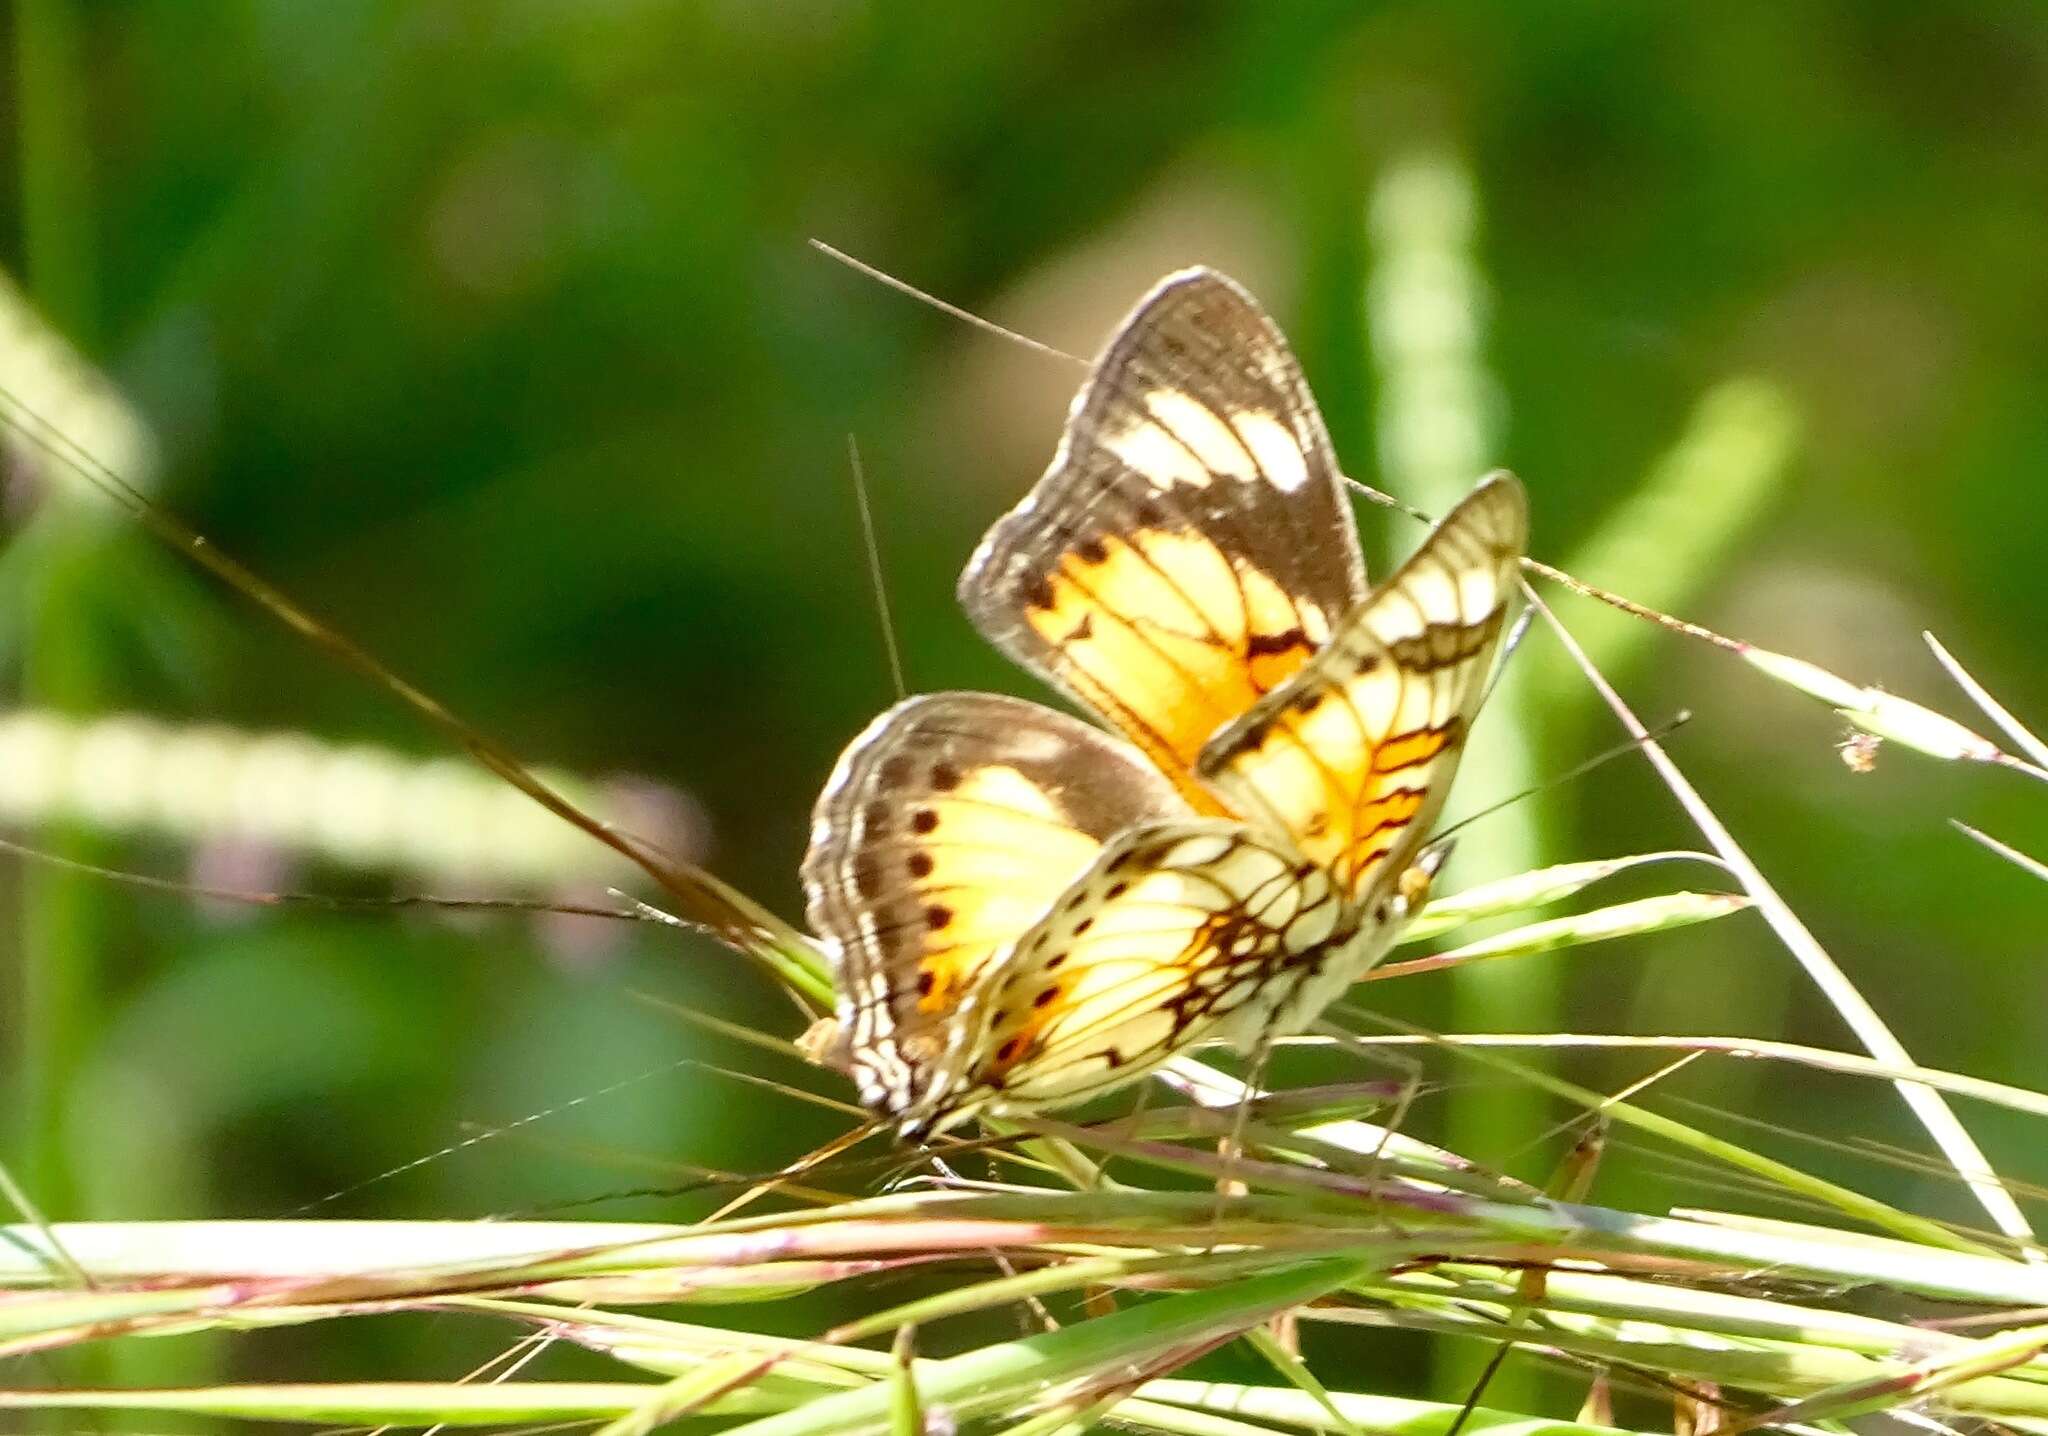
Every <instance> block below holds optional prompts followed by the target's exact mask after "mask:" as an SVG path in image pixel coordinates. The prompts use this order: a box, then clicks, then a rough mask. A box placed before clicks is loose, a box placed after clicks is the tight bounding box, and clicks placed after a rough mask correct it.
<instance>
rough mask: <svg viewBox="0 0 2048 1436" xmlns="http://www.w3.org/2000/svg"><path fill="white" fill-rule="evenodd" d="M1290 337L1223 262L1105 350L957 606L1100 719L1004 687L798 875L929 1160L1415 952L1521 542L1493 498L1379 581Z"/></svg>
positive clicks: (876, 756) (851, 1015)
mask: <svg viewBox="0 0 2048 1436" xmlns="http://www.w3.org/2000/svg"><path fill="white" fill-rule="evenodd" d="M1343 482H1344V481H1343V477H1342V474H1341V472H1340V470H1339V468H1338V466H1337V461H1336V458H1335V455H1334V454H1333V452H1332V450H1331V446H1330V441H1329V437H1328V435H1327V434H1326V432H1325V431H1324V427H1323V422H1322V418H1321V416H1320V414H1319V413H1318V412H1317V410H1316V406H1315V400H1314V399H1313V397H1312V396H1311V395H1310V393H1309V390H1308V386H1307V384H1306V382H1305V381H1304V379H1303V378H1302V374H1301V370H1300V368H1299V366H1298V365H1297V363H1296V362H1295V359H1294V357H1293V355H1292V353H1291V352H1290V350H1289V349H1288V346H1287V342H1286V340H1285V339H1284V338H1283V337H1282V336H1281V334H1280V332H1279V330H1278V328H1277V327H1275V325H1274V324H1273V322H1272V321H1271V320H1270V319H1269V318H1267V316H1266V314H1265V313H1264V311H1263V310H1262V309H1261V308H1260V307H1259V305H1258V303H1257V302H1256V301H1255V300H1253V299H1252V297H1251V296H1250V295H1249V294H1248V293H1246V292H1245V290H1243V289H1242V288H1240V287H1239V286H1238V285H1237V284H1236V283H1235V282H1233V281H1232V280H1230V279H1227V278H1225V277H1224V276H1223V275H1221V274H1219V273H1217V272H1215V271H1213V270H1209V269H1199V268H1198V269H1189V270H1185V271H1182V272H1179V273H1176V274H1173V275H1170V276H1168V277H1167V278H1166V279H1164V280H1163V281H1161V282H1160V283H1159V284H1158V285H1157V286H1156V287H1155V288H1154V289H1153V290H1152V291H1151V293H1149V294H1148V295H1146V296H1145V298H1144V299H1143V300H1142V301H1141V302H1140V303H1139V304H1138V306H1137V308H1136V309H1135V310H1133V311H1132V313H1131V314H1130V316H1129V317H1128V318H1127V319H1126V320H1125V321H1124V323H1123V325H1122V326H1121V327H1120V328H1119V329H1118V330H1117V331H1116V333H1115V335H1114V336H1113V337H1112V339H1111V340H1110V342H1109V344H1108V346H1107V348H1106V349H1105V350H1104V351H1103V353H1102V355H1101V357H1100V358H1099V359H1098V360H1097V361H1096V364H1095V366H1094V368H1093V370H1092V372H1091V374H1090V376H1089V378H1088V380H1087V382H1086V384H1085V385H1084V386H1083V388H1082V390H1081V392H1080V394H1079V395H1078V397H1077V398H1076V399H1075V401H1074V406H1073V409H1072V412H1071V413H1070V415H1069V417H1068V421H1067V426H1066V430H1065V433H1064V435H1063V437H1062V439H1061V441H1060V446H1059V449H1058V452H1057V454H1056V455H1055V457H1054V459H1053V462H1052V465H1051V467H1050V468H1048V470H1047V471H1046V473H1045V475H1044V477H1043V478H1042V479H1040V480H1039V482H1038V484H1037V485H1036V486H1035V487H1034V488H1033V489H1032V490H1031V492H1030V493H1029V494H1028V495H1027V496H1026V497H1025V498H1024V499H1023V501H1022V502H1020V503H1019V504H1018V505H1017V506H1016V508H1015V509H1013V510H1012V511H1011V512H1010V513H1009V514H1008V515H1006V516H1005V517H1004V518H1002V519H1001V520H1000V521H999V522H997V524H996V525H995V527H994V528H993V529H991V530H990V531H989V533H988V536H987V537H986V538H985V539H984V540H983V541H982V543H981V545H980V547H979V548H978V549H977V550H976V551H975V553H974V556H973V558H972V560H971V561H970V562H969V563H968V565H967V568H966V571H965V572H964V573H963V574H962V576H961V579H960V584H959V597H960V601H961V603H962V605H963V606H964V607H965V609H966V610H967V613H968V616H969V617H970V618H971V620H972V621H973V623H974V624H975V626H976V627H977V628H978V629H979V630H980V631H981V633H982V634H983V635H984V636H985V637H986V638H987V639H988V640H989V641H990V642H991V643H993V644H994V645H995V646H996V647H997V648H998V649H999V650H1001V651H1002V652H1003V653H1005V654H1007V655H1008V656H1009V657H1011V658H1012V659H1014V660H1016V661H1017V662H1018V663H1020V664H1021V665H1022V666H1023V667H1025V668H1026V669H1028V670H1030V671H1031V672H1033V673H1035V674H1037V675H1038V676H1039V677H1041V678H1043V679H1045V680H1047V681H1048V682H1050V683H1051V684H1052V685H1053V686H1054V687H1055V688H1057V689H1059V690H1060V691H1062V692H1063V693H1065V694H1066V695H1067V696H1068V697H1070V698H1072V699H1073V700H1075V701H1076V702H1077V703H1078V704H1079V705H1080V706H1081V707H1083V708H1084V709H1086V710H1089V711H1090V712H1091V713H1092V714H1094V715H1095V716H1096V717H1098V718H1100V719H1101V720H1103V723H1104V725H1106V726H1098V725H1097V724H1093V723H1088V722H1084V721H1082V720H1081V719H1078V718H1074V717H1070V716H1068V715H1067V714H1065V713H1061V712H1057V711H1055V710H1053V709H1050V708H1046V707H1043V706H1041V705H1039V704H1035V703H1030V702H1026V701H1024V700H1022V699H1017V698H1008V697H1001V696H997V695H995V694H989V693H966V692H955V693H934V694H927V695H922V696H919V697H914V698H910V699H907V700H905V701H904V702H901V703H899V704H897V705H896V706H895V707H893V708H891V709H889V710H888V711H887V712H885V713H883V714H882V715H881V716H880V717H879V718H877V719H876V720H875V721H874V722H873V723H871V724H870V725H869V726H868V728H867V729H866V731H865V732H863V733H861V734H860V735H859V736H858V737H857V738H855V739H854V741H853V742H852V744H851V745H850V746H849V747H848V748H847V749H846V751H845V753H844V754H843V755H842V756H841V757H840V759H839V762H838V764H837V766H836V768H835V769H834V771H833V773H832V775H831V778H830V780H829V781H828V782H827V784H826V786H825V788H824V791H823V793H822V794H821V795H820V797H819V799H818V802H817V806H816V809H815V812H814V816H813V824H812V831H811V839H810V846H809V850H808V852H807V854H806V856H805V859H804V863H803V869H802V877H803V883H804V889H805V896H806V899H807V908H808V917H809V920H810V924H811V926H812V928H813V930H814V931H816V932H817V933H818V934H819V935H820V937H821V938H822V939H823V941H824V943H825V944H826V946H827V948H828V950H829V953H830V956H831V958H832V962H833V968H834V975H835V982H836V986H837V1023H838V1029H839V1041H840V1043H841V1044H842V1050H843V1052H844V1054H845V1059H846V1065H847V1067H848V1069H849V1071H850V1073H851V1075H852V1077H853V1079H854V1082H855V1084H856V1086H857V1087H858V1089H859V1092H860V1096H861V1099H862V1101H863V1102H864V1103H865V1104H866V1105H867V1106H868V1107H869V1108H870V1110H872V1111H874V1112H876V1113H877V1114H878V1115H880V1116H882V1117H883V1118H885V1119H886V1120H889V1121H892V1122H893V1123H895V1125H896V1126H897V1129H898V1131H899V1132H900V1133H901V1134H902V1135H903V1136H904V1137H905V1139H906V1140H915V1139H918V1138H921V1137H924V1136H928V1135H931V1134H933V1133H935V1132H937V1131H940V1130H943V1129H944V1128H946V1127H949V1126H951V1125H953V1124H954V1123H956V1122H959V1121H961V1120H963V1119H965V1118H966V1117H968V1116H971V1115H973V1114H976V1113H979V1112H990V1113H1000V1112H1005V1111H1009V1112H1023V1113H1029V1112H1033V1111H1038V1110H1043V1109H1046V1108H1051V1107H1058V1106H1062V1105H1065V1104H1068V1103H1072V1102H1078V1101H1081V1100H1083V1099H1085V1098H1089V1097H1092V1096H1094V1095H1096V1094H1098V1093H1101V1092H1104V1091H1107V1090H1109V1089H1111V1088H1113V1087H1117V1086H1121V1085H1123V1084H1125V1083H1127V1082H1130V1081H1133V1080H1134V1079H1136V1078H1138V1077H1140V1076H1142V1075H1144V1074H1145V1073H1147V1072H1149V1071H1150V1070H1151V1069H1153V1068H1155V1067H1157V1066H1158V1065H1159V1064H1161V1063H1162V1062H1164V1061H1166V1060H1168V1059H1170V1058H1172V1057H1174V1056H1176V1055H1177V1054H1180V1053H1182V1052H1185V1051H1187V1050H1188V1049H1190V1048H1192V1047H1195V1046H1199V1045H1205V1044H1209V1043H1227V1044H1230V1045H1232V1046H1235V1047H1236V1048H1238V1049H1239V1050H1240V1051H1251V1050H1255V1049H1256V1046H1257V1044H1258V1043H1260V1042H1261V1041H1263V1040H1266V1038H1267V1037H1268V1036H1269V1035H1271V1034H1274V1033H1285V1032H1293V1031H1299V1030H1301V1029H1302V1028H1304V1027H1306V1026H1307V1025H1309V1024H1310V1023H1311V1022H1313V1021H1314V1020H1315V1018H1316V1017H1317V1016H1318V1015H1319V1014H1320V1013H1321V1012H1322V1010H1323V1009H1324V1008H1325V1007H1326V1006H1328V1005H1329V1003H1330V1002H1331V1001H1333V1000H1334V999H1335V998H1336V997H1337V996H1338V995H1339V994H1340V993H1342V992H1343V991H1344V990H1345V989H1346V988H1347V987H1349V986H1350V985H1351V984H1352V983H1353V982H1354V981H1356V980H1357V979H1358V978H1359V977H1360V976H1361V975H1362V974H1363V973H1364V972H1365V971H1366V969H1368V968H1369V967H1370V966H1371V965H1372V964H1373V963H1374V962H1376V961H1377V960H1378V959H1379V957H1380V956H1381V954H1382V953H1384V952H1385V950H1386V949H1387V947H1388V946H1389V944H1390V943H1391V942H1392V940H1393V938H1394V936H1395V934H1396V933H1397V932H1398V931H1399V930H1400V927H1401V926H1402V924H1403V923H1404V922H1405V920H1406V919H1407V917H1408V916H1409V915H1410V914H1411V913H1412V911H1413V910H1414V909H1415V908H1416V907H1417V906H1419V904H1420V901H1421V898H1422V897H1423V896H1424V895H1425V893H1426V888H1427V872H1428V866H1427V864H1422V865H1420V866H1418V860H1419V858H1420V855H1421V854H1422V851H1423V845H1424V839H1425V836H1426V835H1427V833H1428V831H1429V828H1430V825H1431V824H1432V822H1433V821H1434V820H1435V818H1436V817H1437V814H1438V812H1439V811H1440V810H1441V808H1442V806H1443V802H1444V796H1445V792H1446V790H1447V789H1448V787H1449V786H1450V781H1451V776H1452V773H1453V772H1454V770H1455V769H1456V767H1457V762H1458V758H1459V755H1460V753H1461V751H1462V749H1463V747H1464V743H1465V739H1466V734H1467V731H1468V730H1469V728H1470V726H1471V723H1472V720H1473V716H1474V714H1475V712H1476V710H1477V709H1478V706H1479V701H1480V697H1481V694H1482V692H1483V690H1484V685H1485V682H1486V679H1487V676H1488V674H1489V672H1490V669H1491V667H1492V661H1493V654H1494V651H1495V648H1496V647H1497V645H1498V641H1499V638H1500V634H1501V632H1502V628H1503V626H1504V624H1505V622H1506V619H1507V614H1508V608H1509V604H1510V601H1511V599H1512V597H1513V593H1514V582H1515V579H1516V576H1517V564H1518V562H1519V560H1520V557H1521V554H1522V551H1523V549H1524V547H1525V545H1526V540H1527V508H1526V500H1525V498H1524V496H1523V492H1522V487H1521V485H1520V484H1519V483H1518V482H1517V481H1516V480H1515V479H1514V478H1513V477H1512V476H1510V475H1507V474H1504V473H1501V474H1494V475H1491V476H1489V477H1487V478H1486V479H1484V480H1483V481H1481V483H1480V484H1479V485H1478V487H1477V488H1476V489H1474V490H1473V491H1472V493H1471V494H1470V495H1469V496H1468V497H1467V498H1466V499H1465V500H1464V501H1463V502H1462V503H1460V504H1459V505H1458V506H1457V507H1456V508H1455V509H1454V510H1453V511H1452V512H1451V513H1450V514H1449V515H1447V516H1446V517H1445V518H1444V519H1443V521H1442V522H1441V523H1439V524H1438V525H1437V526H1436V527H1435V528H1434V529H1433V530H1432V531H1431V533H1430V534H1429V536H1428V537H1427V538H1426V539H1425V540H1424V541H1423V543H1422V545H1421V546H1420V547H1419V548H1418V549H1417V550H1416V551H1415V553H1414V554H1413V555H1412V556H1411V557H1410V558H1409V559H1408V560H1407V561H1406V562H1405V563H1404V564H1402V565H1401V566H1400V567H1399V568H1398V569H1396V570H1395V571H1394V573H1393V574H1392V575H1391V576H1390V577H1389V578H1388V579H1387V580H1386V581H1385V582H1384V583H1382V584H1380V585H1379V586H1378V587H1377V588H1371V589H1368V587H1367V585H1366V580H1365V567H1364V563H1363V561H1362V559H1361V557H1360V554H1359V547H1358V535H1357V530H1356V525H1355V522H1354V520H1353V516H1352V513H1351V509H1350V506H1349V503H1348V501H1347V499H1346V497H1345V494H1344V490H1343Z"/></svg>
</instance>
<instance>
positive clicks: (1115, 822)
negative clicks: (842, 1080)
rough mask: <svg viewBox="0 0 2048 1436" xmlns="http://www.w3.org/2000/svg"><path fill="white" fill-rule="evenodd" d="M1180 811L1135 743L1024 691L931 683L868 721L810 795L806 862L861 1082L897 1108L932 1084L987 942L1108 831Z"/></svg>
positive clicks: (1055, 886) (1058, 887)
mask: <svg viewBox="0 0 2048 1436" xmlns="http://www.w3.org/2000/svg"><path fill="white" fill-rule="evenodd" d="M1182 812H1185V807H1184V805H1183V804H1182V803H1181V802H1180V800H1179V799H1178V797H1177V796H1176V795H1175V792H1174V789H1173V785H1172V784H1171V783H1169V782H1167V781H1166V779H1165V778H1163V777H1162V776H1160V774H1159V773H1157V772H1156V771H1155V770H1154V769H1153V768H1152V767H1151V766H1150V765H1149V764H1147V763H1146V762H1145V761H1144V759H1143V757H1142V756H1141V755H1140V754H1138V753H1137V752H1136V751H1135V750H1133V749H1132V748H1131V747H1130V746H1129V745H1127V744H1125V743H1122V742H1120V741H1118V740H1117V739H1115V738H1113V737H1111V736H1110V735H1108V734H1106V733H1104V732H1102V731H1101V730H1099V729H1097V728H1094V727H1091V726H1090V725H1088V724H1086V723H1082V722H1080V721H1078V720H1076V719H1073V718H1069V717H1067V716H1066V715H1065V714H1061V713H1055V712H1053V711H1051V710H1050V709H1047V708H1042V707H1039V706H1038V705H1037V704H1033V703H1026V702H1024V701H1022V700H1020V699H1015V698H1003V697H998V696H996V695H994V694H986V693H939V694H932V695H928V696H924V697H919V698H912V699H909V700H908V701H906V702H903V703H899V704H898V705H896V706H895V707H894V708H892V709H890V710H889V711H888V712H886V713H884V714H883V715H882V716H881V717H880V718H878V719H876V720H875V722H874V723H872V724H870V725H869V727H868V729H867V731H866V732H865V733H863V734H862V735H861V736H860V737H858V738H856V739H855V740H854V742H853V743H852V744H851V745H849V746H848V748H847V750H846V752H845V754H844V755H843V756H842V757H841V758H840V760H839V765H838V768H837V769H836V770H835V771H834V773H833V775H832V778H831V780H830V781H829V782H828V783H827V785H826V787H825V790H824V792H823V793H822V794H821V795H820V797H819V799H818V803H817V807H816V810H815V813H814V815H813V822H812V830H811V843H810V849H809V851H808V852H807V853H806V855H805V857H804V863H803V870H802V876H803V883H804V891H805V895H806V899H807V901H808V904H809V918H810V923H811V926H812V928H813V930H815V931H816V932H818V933H819V934H821V935H823V936H824V937H826V938H828V939H830V942H831V946H832V948H833V950H834V952H835V954H836V959H835V960H836V973H835V986H836V987H837V989H838V992H839V1020H840V1024H841V1032H842V1036H843V1038H844V1040H845V1042H846V1046H847V1050H848V1051H849V1052H850V1053H851V1054H852V1065H853V1069H854V1077H855V1080H856V1081H857V1082H858V1083H859V1085H860V1087H861V1092H862V1097H863V1099H864V1100H867V1101H869V1102H870V1103H871V1105H876V1106H879V1107H881V1108H883V1109H884V1110H888V1111H898V1110H901V1108H902V1107H903V1106H904V1105H906V1104H908V1103H909V1102H911V1101H912V1100H913V1099H914V1098H915V1096H916V1095H917V1094H918V1093H920V1092H922V1091H924V1090H926V1089H927V1087H928V1085H929V1083H930V1082H931V1081H932V1080H933V1078H934V1077H935V1075H936V1065H935V1064H937V1063H938V1062H939V1061H940V1060H941V1058H942V1057H943V1056H944V1054H945V1052H946V1051H947V1049H948V1046H949V1043H950V1042H951V1041H952V1034H954V1033H955V1032H956V1031H957V1029H958V1022H957V1011H956V1010H957V1008H958V1007H959V1005H960V1003H961V1001H962V998H963V995H965V994H967V993H970V992H973V991H975V990H976V984H977V981H978V980H979V977H980V975H981V974H982V972H983V969H984V968H985V966H986V964H987V963H988V962H989V960H990V958H991V957H992V956H993V955H994V954H996V953H997V952H999V951H1001V950H1003V949H1005V948H1007V947H1008V946H1009V944H1010V943H1011V942H1013V941H1014V940H1015V939H1016V938H1017V937H1018V936H1019V935H1020V934H1022V933H1024V932H1025V931H1026V930H1028V929H1029V928H1030V927H1031V925H1032V924H1033V923H1034V922H1036V921H1037V920H1038V919H1039V918H1041V917H1042V916H1044V914H1045V912H1046V911H1047V909H1048V908H1050V907H1051V906H1052V904H1053V903H1054V901H1055V900H1056V899H1058V898H1059V896H1060V894H1061V893H1063V892H1065V891H1066V890H1067V889H1068V887H1069V886H1070V885H1071V884H1072V883H1073V881H1074V880H1075V879H1076V878H1077V877H1078V876H1080V874H1081V873H1082V872H1084V871H1085V870H1086V869H1087V867H1088V865H1089V863H1090V862H1091V861H1093V859H1094V858H1095V856H1096V854H1097V853H1098V852H1099V851H1100V849H1101V847H1102V844H1103V843H1104V842H1105V841H1106V840H1108V839H1109V838H1110V837H1111V836H1112V835H1114V834H1115V833H1117V832H1120V831H1122V830H1123V829H1125V828H1128V827H1129V826H1131V825H1132V824H1133V823H1139V822H1144V821H1147V820H1151V819H1156V818H1159V817H1162V816H1166V815H1171V814H1176V813H1182Z"/></svg>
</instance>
